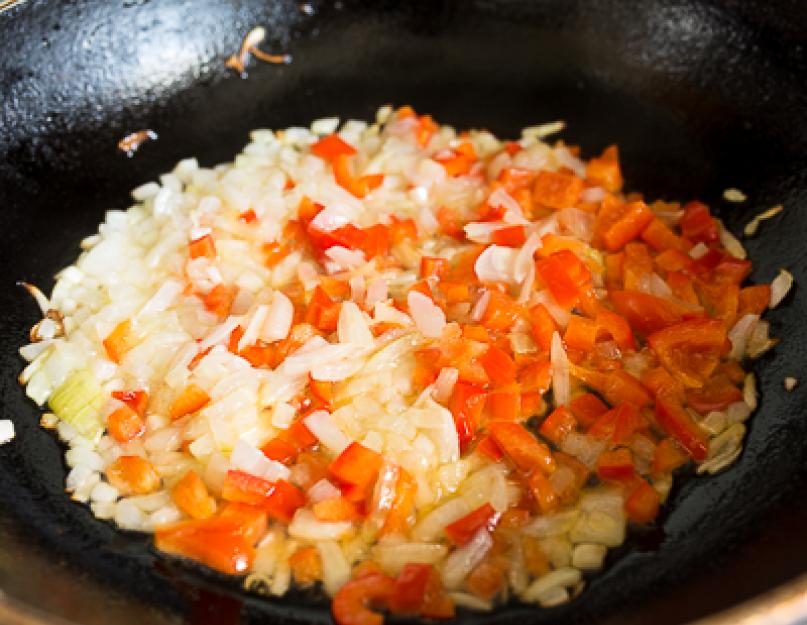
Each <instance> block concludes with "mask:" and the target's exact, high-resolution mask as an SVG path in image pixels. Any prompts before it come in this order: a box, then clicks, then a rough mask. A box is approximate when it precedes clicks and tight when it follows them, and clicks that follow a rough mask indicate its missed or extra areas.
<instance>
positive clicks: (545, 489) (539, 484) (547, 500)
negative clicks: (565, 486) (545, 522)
mask: <svg viewBox="0 0 807 625" xmlns="http://www.w3.org/2000/svg"><path fill="white" fill-rule="evenodd" d="M527 486H528V487H529V489H530V494H531V495H532V498H533V499H534V500H535V502H536V503H537V504H538V507H539V509H540V510H541V514H550V513H552V512H553V511H555V510H556V509H557V507H558V506H559V505H560V500H559V499H558V495H557V493H555V489H554V488H553V487H552V484H551V483H550V482H549V480H548V479H547V477H546V475H544V474H543V472H541V471H538V470H535V471H532V472H531V473H530V475H529V477H528V478H527Z"/></svg>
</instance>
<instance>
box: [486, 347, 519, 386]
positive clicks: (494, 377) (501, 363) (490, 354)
mask: <svg viewBox="0 0 807 625" xmlns="http://www.w3.org/2000/svg"><path fill="white" fill-rule="evenodd" d="M480 362H481V363H482V366H483V367H484V368H485V372H486V373H487V374H488V377H489V378H490V382H491V384H493V386H507V385H508V384H512V383H513V382H515V381H516V374H517V373H518V368H517V367H516V363H515V362H513V359H512V358H511V357H510V356H509V355H508V353H507V352H505V351H504V350H503V349H499V348H498V347H496V346H495V345H491V346H490V347H488V349H487V351H486V352H485V353H484V354H483V355H482V358H481V359H480Z"/></svg>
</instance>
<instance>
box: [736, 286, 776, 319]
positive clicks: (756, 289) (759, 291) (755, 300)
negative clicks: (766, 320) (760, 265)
mask: <svg viewBox="0 0 807 625" xmlns="http://www.w3.org/2000/svg"><path fill="white" fill-rule="evenodd" d="M770 302H771V287H770V285H769V284H754V285H753V286H747V287H745V288H744V289H741V290H740V295H739V302H738V309H737V315H738V316H740V317H742V316H743V315H761V314H762V313H763V312H765V311H766V310H767V309H768V305H769V304H770Z"/></svg>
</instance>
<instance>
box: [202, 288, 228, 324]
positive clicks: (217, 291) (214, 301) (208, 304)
mask: <svg viewBox="0 0 807 625" xmlns="http://www.w3.org/2000/svg"><path fill="white" fill-rule="evenodd" d="M234 299H235V289H234V288H232V287H229V286H227V285H225V284H217V285H216V286H214V287H213V288H212V289H211V290H210V292H209V293H208V294H207V295H205V298H204V304H205V308H206V309H207V310H209V311H210V312H212V313H213V314H215V315H216V316H217V317H222V318H223V317H226V316H227V315H229V314H230V308H231V307H232V305H233V300H234Z"/></svg>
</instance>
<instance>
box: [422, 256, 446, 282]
mask: <svg viewBox="0 0 807 625" xmlns="http://www.w3.org/2000/svg"><path fill="white" fill-rule="evenodd" d="M448 269H449V265H448V260H446V259H445V258H435V257H433V256H424V257H422V258H421V259H420V277H421V278H424V279H428V278H442V277H443V276H444V275H445V274H446V273H447V272H448Z"/></svg>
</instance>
